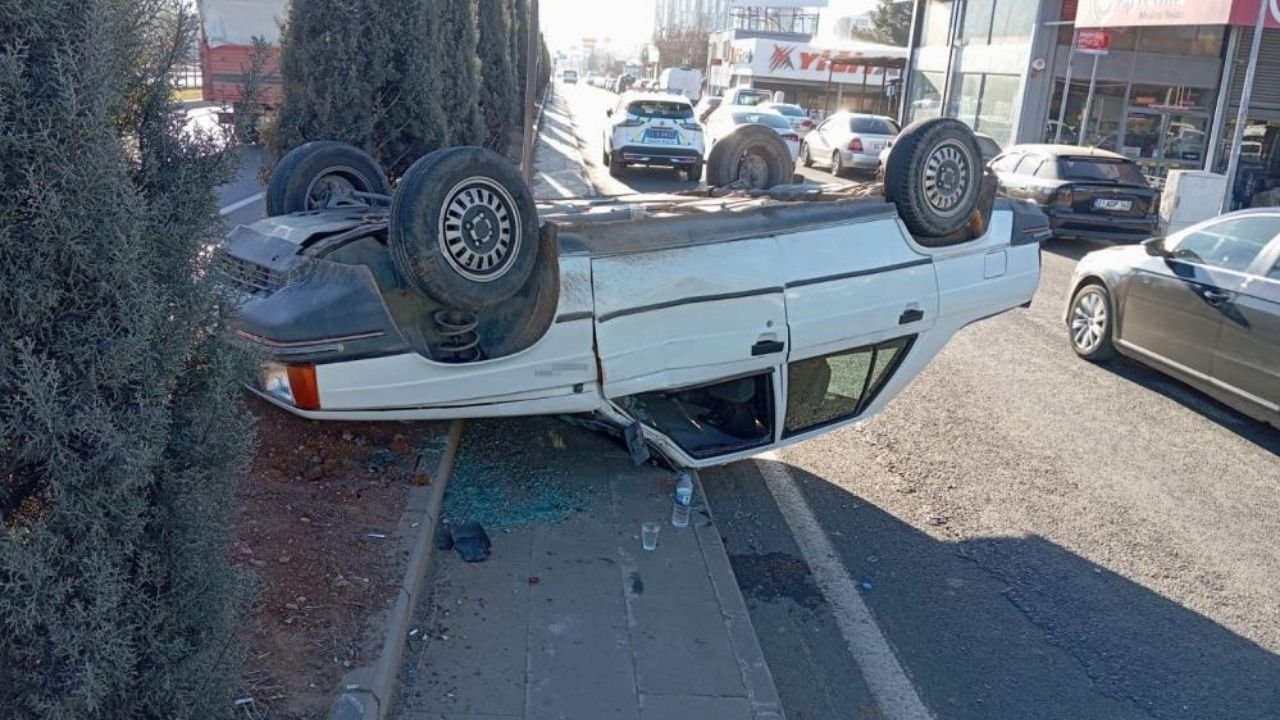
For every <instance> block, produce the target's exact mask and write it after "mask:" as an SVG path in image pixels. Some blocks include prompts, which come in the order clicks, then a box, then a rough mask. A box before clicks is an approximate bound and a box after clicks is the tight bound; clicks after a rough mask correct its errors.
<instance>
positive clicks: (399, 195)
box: [389, 147, 538, 311]
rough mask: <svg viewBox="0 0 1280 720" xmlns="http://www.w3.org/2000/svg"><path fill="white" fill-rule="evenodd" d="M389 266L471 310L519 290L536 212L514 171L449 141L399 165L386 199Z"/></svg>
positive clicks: (420, 288) (528, 270)
mask: <svg viewBox="0 0 1280 720" xmlns="http://www.w3.org/2000/svg"><path fill="white" fill-rule="evenodd" d="M389 243H390V245H391V256H392V259H393V260H394V262H395V265H396V269H397V270H399V272H400V274H401V275H402V276H403V277H404V279H405V280H406V282H408V284H409V285H410V287H412V288H413V289H414V290H415V291H417V292H419V293H421V294H422V295H425V296H426V297H427V298H429V299H431V300H434V301H435V302H437V303H440V304H441V305H444V306H445V307H447V308H450V309H456V310H470V311H477V310H482V309H484V308H487V307H490V306H492V305H496V304H498V303H500V302H502V301H503V300H506V299H508V298H510V297H511V296H513V295H515V294H516V293H517V292H519V290H520V288H521V287H523V286H524V284H525V282H526V281H528V279H529V276H530V275H531V274H532V273H533V270H534V267H535V266H536V264H537V261H538V215H537V209H536V207H535V206H534V202H533V195H532V194H531V193H530V192H529V188H528V187H527V186H526V185H525V183H524V181H523V180H522V179H521V178H520V173H519V171H517V170H516V168H515V167H514V166H512V165H511V163H509V162H508V161H507V160H505V159H504V158H502V157H501V156H499V155H498V154H497V153H494V152H492V151H490V150H486V149H484V148H478V147H455V148H447V149H444V150H437V151H435V152H433V153H431V154H430V155H427V156H425V157H423V158H421V159H419V160H418V161H417V162H415V163H414V164H413V165H411V166H410V167H409V169H408V171H406V172H405V174H404V178H403V179H401V181H400V185H399V187H397V188H396V193H395V196H394V197H393V198H392V201H391V226H390V231H389Z"/></svg>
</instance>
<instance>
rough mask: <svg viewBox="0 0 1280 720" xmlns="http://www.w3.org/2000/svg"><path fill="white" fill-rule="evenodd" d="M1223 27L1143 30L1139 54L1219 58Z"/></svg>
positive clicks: (1184, 26) (1207, 26) (1190, 26)
mask: <svg viewBox="0 0 1280 720" xmlns="http://www.w3.org/2000/svg"><path fill="white" fill-rule="evenodd" d="M1223 34H1224V33H1223V27H1222V26H1210V25H1181V26H1176V27H1146V28H1142V31H1141V34H1140V36H1139V37H1138V44H1137V50H1138V52H1145V53H1157V54H1161V55H1195V56H1200V57H1217V56H1218V55H1220V54H1222V39H1223Z"/></svg>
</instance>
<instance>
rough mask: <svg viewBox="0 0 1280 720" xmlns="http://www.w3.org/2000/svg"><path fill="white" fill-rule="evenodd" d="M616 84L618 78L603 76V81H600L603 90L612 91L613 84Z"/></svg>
mask: <svg viewBox="0 0 1280 720" xmlns="http://www.w3.org/2000/svg"><path fill="white" fill-rule="evenodd" d="M616 82H618V76H616V75H605V76H604V79H603V80H601V81H600V87H602V88H604V89H605V90H612V89H613V84H614V83H616Z"/></svg>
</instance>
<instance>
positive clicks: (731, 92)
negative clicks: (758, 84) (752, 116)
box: [721, 87, 773, 107]
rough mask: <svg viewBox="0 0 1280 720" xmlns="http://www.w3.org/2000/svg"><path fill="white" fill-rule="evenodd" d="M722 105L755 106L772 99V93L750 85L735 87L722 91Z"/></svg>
mask: <svg viewBox="0 0 1280 720" xmlns="http://www.w3.org/2000/svg"><path fill="white" fill-rule="evenodd" d="M721 97H722V98H723V101H722V102H721V104H722V105H732V106H735V107H755V106H757V105H760V104H762V103H767V102H770V101H772V100H773V93H771V92H769V91H768V90H760V89H758V88H750V87H735V88H729V89H728V90H725V91H724V95H722V96H721Z"/></svg>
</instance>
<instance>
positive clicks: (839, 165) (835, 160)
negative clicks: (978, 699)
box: [831, 150, 844, 177]
mask: <svg viewBox="0 0 1280 720" xmlns="http://www.w3.org/2000/svg"><path fill="white" fill-rule="evenodd" d="M831 174H832V175H835V176H836V177H844V156H843V155H841V154H840V151H839V150H836V151H835V152H833V153H831Z"/></svg>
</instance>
